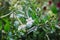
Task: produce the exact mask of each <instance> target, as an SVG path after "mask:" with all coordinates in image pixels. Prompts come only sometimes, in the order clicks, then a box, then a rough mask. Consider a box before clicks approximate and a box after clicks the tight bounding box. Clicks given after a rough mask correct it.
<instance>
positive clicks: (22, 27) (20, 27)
mask: <svg viewBox="0 0 60 40" xmlns="http://www.w3.org/2000/svg"><path fill="white" fill-rule="evenodd" d="M25 28H26V25H24V24H22V25H20V26H19V27H18V30H21V29H25Z"/></svg>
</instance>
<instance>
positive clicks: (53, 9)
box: [51, 5, 57, 14]
mask: <svg viewBox="0 0 60 40" xmlns="http://www.w3.org/2000/svg"><path fill="white" fill-rule="evenodd" d="M51 10H52V12H53V13H54V14H56V13H57V8H56V6H55V5H53V6H52V7H51Z"/></svg>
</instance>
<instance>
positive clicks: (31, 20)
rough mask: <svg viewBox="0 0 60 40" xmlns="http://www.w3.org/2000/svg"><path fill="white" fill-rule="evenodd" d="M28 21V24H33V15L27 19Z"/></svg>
mask: <svg viewBox="0 0 60 40" xmlns="http://www.w3.org/2000/svg"><path fill="white" fill-rule="evenodd" d="M26 21H27V23H26V25H27V26H32V24H33V22H34V20H33V19H32V18H31V17H30V18H28V19H26Z"/></svg>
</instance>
